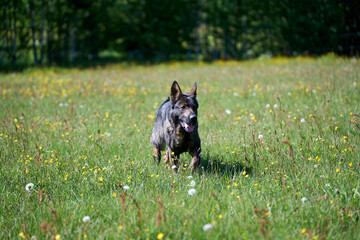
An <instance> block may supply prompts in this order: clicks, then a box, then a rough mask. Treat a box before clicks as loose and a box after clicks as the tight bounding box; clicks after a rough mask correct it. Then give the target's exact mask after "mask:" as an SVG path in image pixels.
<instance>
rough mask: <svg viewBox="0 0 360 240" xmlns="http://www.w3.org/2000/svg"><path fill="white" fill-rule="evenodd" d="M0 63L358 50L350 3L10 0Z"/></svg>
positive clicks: (355, 12) (1, 10) (0, 28)
mask: <svg viewBox="0 0 360 240" xmlns="http://www.w3.org/2000/svg"><path fill="white" fill-rule="evenodd" d="M0 3H1V4H0V14H1V16H2V19H4V21H2V23H1V24H0V39H1V42H0V46H1V47H0V64H1V67H2V69H7V68H14V66H18V65H22V64H23V65H29V64H32V63H33V64H35V65H41V64H47V65H59V64H60V65H76V64H78V63H80V62H84V61H92V62H94V61H98V60H99V58H102V56H103V55H104V54H102V53H103V52H117V54H114V55H112V58H109V59H107V60H112V61H113V60H129V61H153V62H162V61H167V60H185V59H187V60H192V59H196V60H205V61H211V60H218V59H226V60H228V59H248V58H254V57H258V56H261V55H263V56H267V57H268V56H278V55H287V56H291V55H308V54H313V55H316V54H323V53H327V52H336V53H338V54H346V55H356V54H358V52H359V42H360V41H359V38H360V31H359V29H360V18H359V12H360V7H359V4H357V2H356V1H346V2H344V1H337V0H311V1H310V0H306V1H302V2H301V3H298V2H295V1H287V0H270V1H250V0H242V1H229V0H206V1H203V0H172V1H160V0H146V1H145V0H130V1H125V0H101V1H99V0H97V1H69V0H46V1H45V0H11V1H5V0H2V1H1V2H0Z"/></svg>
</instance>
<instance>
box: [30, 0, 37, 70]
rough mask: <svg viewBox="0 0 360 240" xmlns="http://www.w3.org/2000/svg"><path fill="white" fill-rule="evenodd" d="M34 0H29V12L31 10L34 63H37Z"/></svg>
mask: <svg viewBox="0 0 360 240" xmlns="http://www.w3.org/2000/svg"><path fill="white" fill-rule="evenodd" d="M32 1H33V0H29V12H30V22H31V32H32V47H33V53H34V63H35V65H36V64H37V63H38V60H37V53H36V45H35V9H32V7H31V2H32Z"/></svg>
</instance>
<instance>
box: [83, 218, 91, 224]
mask: <svg viewBox="0 0 360 240" xmlns="http://www.w3.org/2000/svg"><path fill="white" fill-rule="evenodd" d="M82 220H83V222H85V223H86V222H90V217H89V216H85V217H83V219H82Z"/></svg>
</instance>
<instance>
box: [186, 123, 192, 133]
mask: <svg viewBox="0 0 360 240" xmlns="http://www.w3.org/2000/svg"><path fill="white" fill-rule="evenodd" d="M184 125H185V130H186V131H187V132H192V131H194V126H190V125H188V124H186V123H184Z"/></svg>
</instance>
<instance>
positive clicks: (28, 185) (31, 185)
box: [25, 183, 34, 192]
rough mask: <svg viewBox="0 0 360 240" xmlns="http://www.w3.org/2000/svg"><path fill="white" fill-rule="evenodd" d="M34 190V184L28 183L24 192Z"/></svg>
mask: <svg viewBox="0 0 360 240" xmlns="http://www.w3.org/2000/svg"><path fill="white" fill-rule="evenodd" d="M33 188H34V184H33V183H28V184H26V186H25V190H26V191H28V192H30V191H31V190H32V189H33Z"/></svg>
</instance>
